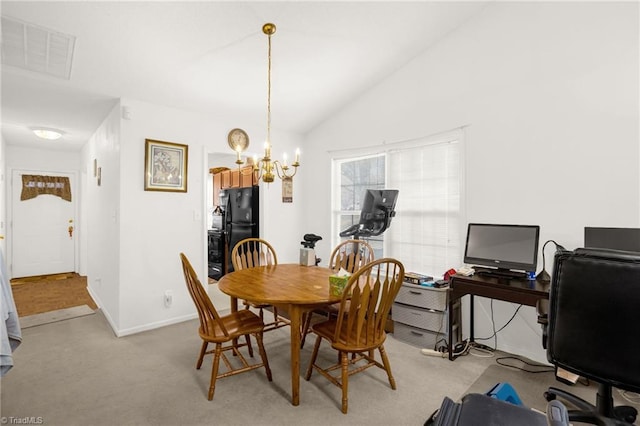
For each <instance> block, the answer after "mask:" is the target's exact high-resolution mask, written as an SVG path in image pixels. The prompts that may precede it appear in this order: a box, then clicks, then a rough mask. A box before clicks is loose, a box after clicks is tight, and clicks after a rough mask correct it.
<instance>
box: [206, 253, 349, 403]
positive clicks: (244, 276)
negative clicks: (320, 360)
mask: <svg viewBox="0 0 640 426" xmlns="http://www.w3.org/2000/svg"><path fill="white" fill-rule="evenodd" d="M332 273H333V271H332V270H331V269H329V268H324V267H320V266H302V265H298V264H278V265H269V266H258V267H255V268H247V269H242V270H240V271H234V272H231V273H229V274H226V275H225V276H223V277H222V278H221V279H220V281H218V288H219V289H220V290H221V291H222V292H223V293H225V294H228V295H229V296H231V311H237V310H238V299H242V300H250V301H252V302H256V303H266V304H269V305H276V306H278V307H279V308H280V307H281V308H283V309H284V310H285V311H287V312H288V313H289V317H290V318H289V319H290V321H291V403H292V404H293V405H299V404H300V331H301V325H302V316H303V314H304V313H305V312H309V311H312V310H313V309H316V308H318V307H320V306H323V305H329V304H331V303H336V302H339V301H340V299H341V298H340V296H332V295H331V293H330V291H329V276H330V275H331V274H332Z"/></svg>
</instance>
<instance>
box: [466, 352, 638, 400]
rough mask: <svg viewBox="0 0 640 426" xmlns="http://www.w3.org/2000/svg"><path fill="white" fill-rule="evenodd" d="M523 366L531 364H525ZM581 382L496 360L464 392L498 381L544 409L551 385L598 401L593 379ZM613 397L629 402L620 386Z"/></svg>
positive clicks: (484, 388) (486, 387)
mask: <svg viewBox="0 0 640 426" xmlns="http://www.w3.org/2000/svg"><path fill="white" fill-rule="evenodd" d="M516 364H517V363H515V362H511V363H510V365H516ZM522 367H523V368H525V367H526V368H531V367H530V366H526V365H524V364H523V365H522ZM542 369H544V368H538V369H537V370H542ZM582 382H586V381H585V380H584V379H582V380H581V381H579V382H578V383H576V384H575V385H573V386H569V385H565V384H564V383H562V382H559V381H557V380H556V379H555V373H553V372H541V373H527V372H524V371H521V370H517V369H514V368H510V367H504V366H502V365H496V364H494V365H490V366H489V367H487V369H486V370H485V371H484V373H482V375H481V376H480V377H479V378H478V379H477V380H476V381H475V382H474V383H473V384H472V385H471V386H470V387H469V389H468V390H467V391H466V392H465V394H466V393H487V392H488V391H489V390H491V389H492V388H493V386H495V385H496V384H498V383H509V384H510V385H511V386H512V387H513V388H514V389H515V391H516V393H517V394H518V397H519V398H520V399H521V400H522V403H523V404H524V405H526V406H527V407H530V408H535V409H537V410H541V411H545V410H546V407H547V400H546V399H544V392H545V391H546V390H547V388H549V386H553V387H556V388H560V389H564V390H566V391H567V392H571V393H573V394H575V395H577V396H579V397H580V398H583V399H585V400H587V401H589V402H592V403H595V399H596V391H597V385H595V384H594V383H593V382H591V385H590V386H587V385H585V384H583V383H582ZM614 400H615V403H616V405H618V404H620V405H625V404H628V402H627V401H624V400H623V399H622V398H621V396H620V395H619V392H618V391H617V390H615V391H614ZM637 408H638V407H637Z"/></svg>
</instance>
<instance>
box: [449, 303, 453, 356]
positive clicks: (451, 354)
mask: <svg viewBox="0 0 640 426" xmlns="http://www.w3.org/2000/svg"><path fill="white" fill-rule="evenodd" d="M448 310H449V324H448V332H449V344H448V346H449V361H453V300H452V299H451V296H449V309H448Z"/></svg>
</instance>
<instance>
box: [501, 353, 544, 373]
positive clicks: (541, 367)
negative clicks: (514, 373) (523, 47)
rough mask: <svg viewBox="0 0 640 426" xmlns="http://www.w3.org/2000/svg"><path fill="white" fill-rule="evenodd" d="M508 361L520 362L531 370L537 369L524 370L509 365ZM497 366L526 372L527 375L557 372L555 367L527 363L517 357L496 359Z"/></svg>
mask: <svg viewBox="0 0 640 426" xmlns="http://www.w3.org/2000/svg"><path fill="white" fill-rule="evenodd" d="M507 360H515V361H517V362H520V363H522V364H524V365H526V366H528V367H531V368H535V370H534V369H531V368H523V367H519V366H517V365H512V364H509V363H508V362H505V361H507ZM496 364H498V365H502V366H503V367H508V368H513V369H515V370H520V371H524V372H526V373H553V372H555V371H556V370H555V368H553V367H549V366H548V365H544V364H534V363H531V362H528V361H525V360H524V359H522V358H519V357H516V356H502V357H499V358H496Z"/></svg>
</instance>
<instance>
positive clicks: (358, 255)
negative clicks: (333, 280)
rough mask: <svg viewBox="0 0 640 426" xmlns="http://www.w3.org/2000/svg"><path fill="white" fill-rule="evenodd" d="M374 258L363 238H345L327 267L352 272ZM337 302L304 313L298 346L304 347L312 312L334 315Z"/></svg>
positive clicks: (369, 246)
mask: <svg viewBox="0 0 640 426" xmlns="http://www.w3.org/2000/svg"><path fill="white" fill-rule="evenodd" d="M373 259H374V252H373V247H371V245H369V243H367V242H366V241H364V240H345V241H343V242H341V243H340V244H338V245H337V246H336V247H335V248H334V249H333V251H332V252H331V256H329V268H330V269H332V270H334V271H335V272H338V271H340V270H341V269H342V270H344V271H347V272H348V273H350V274H353V273H354V272H356V271H357V270H358V269H360V268H362V267H363V266H364V265H366V264H367V263H369V262H372V261H373ZM339 307H340V304H339V303H335V304H333V305H329V306H326V307H324V308H319V309H315V310H313V311H310V312H308V313H307V314H306V315H305V318H304V321H303V324H302V337H301V339H300V347H304V342H305V340H306V337H307V334H308V333H309V331H310V329H311V321H312V317H313V314H314V313H316V314H321V315H324V316H326V317H329V316H331V315H336V314H337V313H338V308H339Z"/></svg>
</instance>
